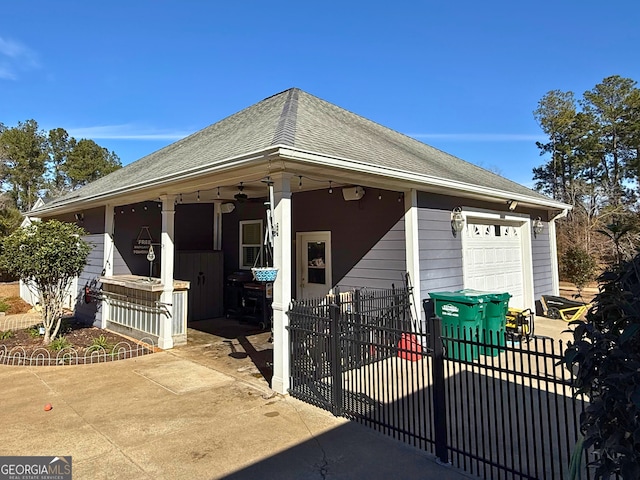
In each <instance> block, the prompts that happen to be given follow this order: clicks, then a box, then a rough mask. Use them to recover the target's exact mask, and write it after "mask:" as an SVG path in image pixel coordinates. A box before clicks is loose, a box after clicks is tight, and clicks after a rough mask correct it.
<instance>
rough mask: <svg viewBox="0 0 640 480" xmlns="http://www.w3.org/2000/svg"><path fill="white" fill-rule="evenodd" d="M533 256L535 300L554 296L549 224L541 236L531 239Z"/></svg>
mask: <svg viewBox="0 0 640 480" xmlns="http://www.w3.org/2000/svg"><path fill="white" fill-rule="evenodd" d="M531 248H532V255H533V292H534V297H535V300H536V301H538V300H540V295H553V294H554V293H553V275H552V268H553V266H552V263H551V242H550V238H549V228H548V224H546V223H545V228H544V230H543V231H542V233H541V234H540V235H538V236H537V237H536V238H532V239H531Z"/></svg>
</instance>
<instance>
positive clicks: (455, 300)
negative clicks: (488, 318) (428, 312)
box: [429, 292, 486, 360]
mask: <svg viewBox="0 0 640 480" xmlns="http://www.w3.org/2000/svg"><path fill="white" fill-rule="evenodd" d="M429 296H430V297H431V298H432V299H433V301H434V302H435V313H436V315H438V316H439V317H440V318H441V319H442V334H443V336H445V337H449V338H451V340H445V347H446V348H447V354H448V355H450V356H451V357H452V358H455V359H458V360H473V359H475V358H478V344H477V341H478V333H477V332H478V330H479V329H480V328H481V327H482V321H483V318H484V309H485V306H486V304H485V300H484V298H483V297H479V296H467V295H463V294H461V293H456V292H433V293H429ZM455 339H461V340H468V341H471V342H470V343H461V342H458V341H456V340H455Z"/></svg>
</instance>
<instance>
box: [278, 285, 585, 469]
mask: <svg viewBox="0 0 640 480" xmlns="http://www.w3.org/2000/svg"><path fill="white" fill-rule="evenodd" d="M410 296H411V289H410V288H407V287H405V288H402V289H391V290H375V291H372V290H366V291H354V292H346V293H342V294H340V293H336V295H334V296H332V297H329V298H323V299H317V300H313V301H304V302H294V303H292V305H291V307H290V310H289V312H288V315H289V324H290V326H289V331H290V339H291V352H292V356H291V387H290V394H291V395H292V396H295V397H297V398H300V399H302V400H304V401H306V402H309V403H312V404H314V405H317V406H319V407H321V408H324V409H326V410H329V411H331V412H332V413H334V414H335V415H340V416H344V417H347V418H350V419H353V420H355V421H358V422H360V423H363V424H364V425H367V426H370V427H372V428H374V429H376V430H378V431H380V432H382V433H385V434H387V435H390V436H392V437H394V438H396V439H398V440H401V441H403V442H405V443H408V444H411V445H413V446H416V447H418V448H421V449H423V450H426V451H428V452H430V453H433V454H434V455H436V456H437V457H438V458H439V459H440V460H442V461H443V462H451V463H453V464H454V465H455V466H457V467H459V468H462V469H464V470H465V471H467V472H469V473H472V474H475V475H478V476H481V477H484V478H492V479H493V478H495V479H501V478H508V479H511V478H519V479H538V478H544V479H565V478H568V477H567V472H568V465H569V461H570V456H571V454H572V450H573V446H574V445H575V443H576V441H577V439H578V435H579V432H578V424H579V416H580V413H581V412H582V410H583V408H584V401H583V399H580V398H578V399H576V398H573V397H572V391H571V387H570V379H571V372H569V371H568V370H566V368H564V367H563V365H562V362H561V358H562V353H563V349H564V345H563V344H562V342H561V341H556V340H553V339H550V338H533V339H532V340H531V341H530V342H522V343H517V342H515V341H514V342H510V341H509V339H508V338H506V337H505V334H504V332H499V333H496V334H494V333H491V334H490V335H483V337H485V338H483V340H485V341H483V342H481V341H480V340H479V338H480V335H478V334H477V332H468V334H467V333H465V332H461V331H460V330H458V329H456V331H452V330H451V328H449V327H447V328H446V331H442V330H441V328H442V327H441V324H440V321H439V319H438V318H437V317H434V318H431V319H430V322H429V323H428V327H429V328H428V330H429V332H428V333H427V332H426V331H425V330H427V329H425V328H422V327H423V325H420V324H418V323H417V322H416V321H415V320H414V319H413V316H412V315H411V304H410ZM584 463H585V462H583V465H584ZM581 473H582V478H583V479H585V478H586V479H588V478H591V477H590V475H591V474H592V472H590V471H586V469H585V468H584V467H583V468H582V471H581Z"/></svg>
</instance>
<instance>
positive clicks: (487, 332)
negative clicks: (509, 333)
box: [456, 289, 511, 357]
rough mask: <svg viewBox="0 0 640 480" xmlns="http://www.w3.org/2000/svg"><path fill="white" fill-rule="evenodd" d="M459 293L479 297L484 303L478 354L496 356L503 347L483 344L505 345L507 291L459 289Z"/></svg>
mask: <svg viewBox="0 0 640 480" xmlns="http://www.w3.org/2000/svg"><path fill="white" fill-rule="evenodd" d="M456 293H459V294H462V295H465V296H468V297H481V298H482V299H483V300H484V303H485V309H484V318H483V320H482V323H481V325H480V331H479V334H480V344H481V345H480V355H489V356H492V357H496V356H498V355H499V354H500V352H501V351H503V350H504V348H491V347H490V346H485V345H487V344H488V345H496V346H498V347H504V346H505V329H506V323H507V312H508V311H509V299H510V298H511V295H510V294H509V293H506V292H505V293H493V292H483V291H480V290H473V289H465V290H459V291H458V292H456Z"/></svg>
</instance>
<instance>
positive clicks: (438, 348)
mask: <svg viewBox="0 0 640 480" xmlns="http://www.w3.org/2000/svg"><path fill="white" fill-rule="evenodd" d="M423 308H424V311H425V315H426V316H427V323H429V321H431V325H430V327H431V328H430V329H429V330H430V332H429V335H428V337H429V348H430V350H431V352H432V354H431V359H432V363H431V372H432V376H433V389H432V392H433V430H434V436H435V438H434V441H435V448H436V457H438V460H439V461H440V462H442V463H445V464H448V463H449V448H448V446H447V443H448V442H447V404H446V390H445V389H446V384H445V381H444V348H443V343H442V338H441V337H442V320H441V318H440V317H438V316H437V315H435V314H434V313H433V305H432V304H431V303H430V301H429V300H424V301H423Z"/></svg>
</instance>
